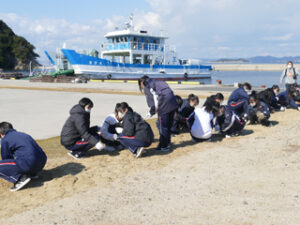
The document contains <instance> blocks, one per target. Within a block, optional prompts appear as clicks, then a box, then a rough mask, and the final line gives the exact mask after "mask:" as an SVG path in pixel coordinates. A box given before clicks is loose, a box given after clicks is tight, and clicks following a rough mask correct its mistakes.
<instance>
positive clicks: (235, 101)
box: [228, 83, 251, 118]
mask: <svg viewBox="0 0 300 225" xmlns="http://www.w3.org/2000/svg"><path fill="white" fill-rule="evenodd" d="M249 91H251V85H250V84H249V83H244V84H243V85H242V86H241V87H239V88H238V89H236V90H234V91H233V92H232V93H231V95H230V96H229V99H228V106H229V108H230V109H232V110H233V111H234V112H235V113H236V114H237V115H238V116H241V117H244V118H247V112H248V105H249V95H248V92H249Z"/></svg>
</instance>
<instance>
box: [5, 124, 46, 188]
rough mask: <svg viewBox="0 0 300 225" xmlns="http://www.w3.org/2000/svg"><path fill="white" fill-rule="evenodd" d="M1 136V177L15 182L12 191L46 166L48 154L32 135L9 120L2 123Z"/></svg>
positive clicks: (26, 182)
mask: <svg viewBox="0 0 300 225" xmlns="http://www.w3.org/2000/svg"><path fill="white" fill-rule="evenodd" d="M0 136H1V139H2V141H1V157H2V160H1V161H0V177H2V178H3V179H5V180H7V181H9V182H11V183H14V186H13V187H12V188H11V189H10V191H18V190H20V189H21V188H22V187H24V186H25V185H26V184H28V183H29V182H30V180H31V178H32V177H36V176H37V174H38V173H39V172H40V171H41V170H42V169H43V168H44V166H45V164H46V161H47V156H46V154H45V153H44V152H43V150H42V149H41V147H40V146H39V145H38V144H37V143H36V142H35V140H33V138H32V137H31V136H29V135H28V134H25V133H21V132H18V131H16V130H14V129H13V126H12V125H11V124H10V123H8V122H2V123H0Z"/></svg>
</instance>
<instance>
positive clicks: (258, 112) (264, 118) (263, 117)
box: [248, 94, 271, 126]
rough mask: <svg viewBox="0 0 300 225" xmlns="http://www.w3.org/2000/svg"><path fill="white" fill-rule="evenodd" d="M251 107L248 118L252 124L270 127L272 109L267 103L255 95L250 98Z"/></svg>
mask: <svg viewBox="0 0 300 225" xmlns="http://www.w3.org/2000/svg"><path fill="white" fill-rule="evenodd" d="M249 102H250V106H249V111H248V116H249V117H248V118H249V121H250V124H255V123H259V124H262V125H263V126H270V125H271V123H270V121H269V118H270V109H269V107H268V105H267V104H266V103H264V102H263V101H260V100H259V98H258V96H257V95H255V94H253V95H251V96H250V100H249Z"/></svg>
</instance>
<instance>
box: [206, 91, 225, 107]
mask: <svg viewBox="0 0 300 225" xmlns="http://www.w3.org/2000/svg"><path fill="white" fill-rule="evenodd" d="M207 99H211V100H213V101H215V102H218V103H219V104H220V105H221V104H222V103H223V101H224V95H223V94H222V93H220V92H219V93H217V94H215V95H211V96H209V97H208V98H207ZM206 102H207V100H206V101H205V103H204V106H205V104H206Z"/></svg>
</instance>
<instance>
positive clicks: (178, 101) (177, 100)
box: [175, 95, 183, 108]
mask: <svg viewBox="0 0 300 225" xmlns="http://www.w3.org/2000/svg"><path fill="white" fill-rule="evenodd" d="M175 99H176V102H177V104H178V106H179V108H180V107H181V106H182V103H183V101H182V98H181V97H180V96H179V95H175Z"/></svg>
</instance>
